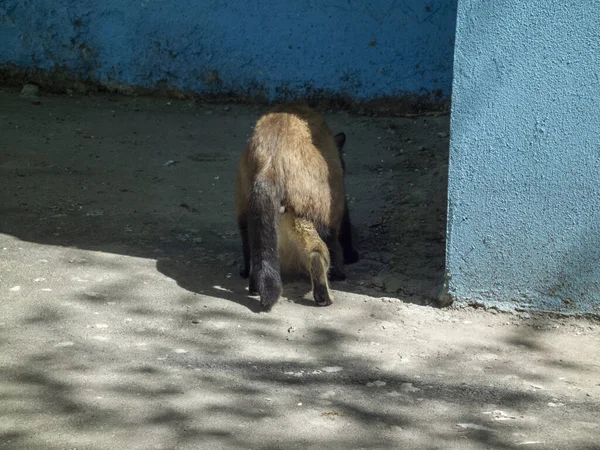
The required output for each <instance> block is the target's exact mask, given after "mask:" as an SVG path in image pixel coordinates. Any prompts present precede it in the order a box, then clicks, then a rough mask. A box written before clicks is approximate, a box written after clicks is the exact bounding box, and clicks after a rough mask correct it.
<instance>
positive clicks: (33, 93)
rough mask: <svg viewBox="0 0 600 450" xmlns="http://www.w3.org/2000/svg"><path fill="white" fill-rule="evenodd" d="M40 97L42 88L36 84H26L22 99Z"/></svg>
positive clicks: (22, 91)
mask: <svg viewBox="0 0 600 450" xmlns="http://www.w3.org/2000/svg"><path fill="white" fill-rule="evenodd" d="M39 95H40V88H39V87H38V86H36V85H35V84H26V85H25V86H23V89H21V97H27V98H31V97H38V96H39Z"/></svg>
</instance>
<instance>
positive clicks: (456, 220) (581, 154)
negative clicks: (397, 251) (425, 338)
mask: <svg viewBox="0 0 600 450" xmlns="http://www.w3.org/2000/svg"><path fill="white" fill-rule="evenodd" d="M595 17H596V12H595V9H594V6H593V5H592V4H591V3H576V4H572V3H569V4H567V3H564V2H560V1H535V2H532V3H530V4H528V5H527V6H525V5H524V4H523V3H522V2H519V1H506V0H505V1H501V2H493V3H490V2H472V1H463V2H460V3H459V12H458V26H457V38H456V59H455V79H454V86H453V111H452V114H453V117H452V128H451V130H452V139H451V152H450V176H449V218H448V246H447V270H448V276H449V282H448V284H449V290H450V293H451V295H453V296H454V297H455V298H459V299H466V300H470V301H481V302H484V303H486V304H492V303H495V302H503V303H506V304H510V303H512V304H519V303H520V304H522V305H523V306H526V307H532V308H543V309H550V310H564V311H575V312H599V311H600V184H599V183H598V173H599V172H600V135H599V134H598V130H599V129H600V116H599V115H598V114H597V113H596V110H597V107H596V103H597V99H598V98H599V96H600V69H599V66H598V64H597V63H596V61H597V55H598V54H599V53H600V28H599V27H598V24H597V20H596V19H595Z"/></svg>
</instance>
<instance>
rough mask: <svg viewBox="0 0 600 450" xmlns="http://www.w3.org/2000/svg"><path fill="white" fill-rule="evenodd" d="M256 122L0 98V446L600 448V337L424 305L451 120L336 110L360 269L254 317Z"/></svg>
mask: <svg viewBox="0 0 600 450" xmlns="http://www.w3.org/2000/svg"><path fill="white" fill-rule="evenodd" d="M263 111H264V109H263V107H258V106H249V105H236V104H218V105H217V104H197V103H196V102H193V101H188V100H166V99H156V98H131V97H120V96H107V95H98V94H96V95H94V96H70V97H69V96H64V97H61V96H42V97H39V98H21V97H20V96H19V94H18V92H14V91H12V90H10V89H4V91H3V92H0V292H1V297H0V300H1V303H0V312H1V314H0V348H1V350H0V351H1V353H0V374H1V375H0V399H1V400H0V417H1V420H0V448H14V449H74V448H77V449H118V448H130V449H188V448H189V449H193V448H245V449H306V448H332V449H334V448H335V449H337V448H340V449H351V448H352V449H354V448H357V449H358V448H365V449H371V448H382V449H383V448H385V449H398V448H419V449H454V448H456V449H487V448H501V449H513V448H515V449H516V448H538V449H600V442H599V437H600V409H599V402H598V396H599V395H600V376H599V375H598V371H599V369H600V355H599V354H598V350H597V349H598V344H599V343H600V338H599V336H600V333H599V332H600V328H599V324H598V322H596V321H592V320H587V319H581V318H564V317H551V316H547V315H536V314H533V313H518V312H512V313H511V312H501V311H497V310H488V311H483V310H477V309H473V308H465V307H460V306H453V307H450V308H445V309H437V308H435V307H432V306H427V305H429V304H430V303H432V299H434V298H435V297H436V296H437V295H438V293H439V291H440V289H441V284H442V280H443V270H444V247H445V242H444V235H445V233H444V229H445V208H446V183H447V158H448V124H449V120H448V117H447V116H441V117H419V118H385V117H356V116H351V115H348V114H346V113H343V112H332V111H329V112H327V114H326V116H327V120H328V122H329V123H330V125H331V128H332V129H333V130H334V131H335V132H338V131H344V132H346V134H347V136H348V141H347V149H346V164H347V170H348V174H347V189H348V191H349V195H350V198H351V202H350V207H351V215H352V218H353V221H354V223H355V226H356V229H357V233H358V249H359V251H360V253H361V256H362V259H361V261H360V262H359V263H357V264H354V265H352V266H348V267H347V269H346V271H347V274H348V280H347V281H344V282H336V283H334V284H333V286H332V287H333V289H334V295H335V303H334V305H332V306H330V307H328V308H319V307H315V306H314V302H313V301H312V299H311V296H310V292H309V286H308V285H306V284H303V283H294V284H288V285H286V286H285V287H284V296H285V298H284V299H282V300H281V301H280V303H279V304H278V305H276V307H275V308H274V309H273V311H272V312H271V313H269V314H264V313H261V314H259V313H258V300H257V299H256V298H255V297H249V296H248V295H247V292H246V290H245V288H246V283H245V281H244V280H241V279H239V277H238V275H237V273H238V264H239V262H240V257H241V254H240V253H241V247H240V243H239V238H238V234H237V230H236V225H235V220H234V214H233V197H234V178H235V165H236V163H237V158H238V155H239V153H240V151H241V150H242V148H243V145H244V143H245V141H246V139H247V137H248V136H249V134H250V133H251V131H252V126H253V124H254V123H255V121H256V119H257V118H258V117H259V115H260V114H261V112H263Z"/></svg>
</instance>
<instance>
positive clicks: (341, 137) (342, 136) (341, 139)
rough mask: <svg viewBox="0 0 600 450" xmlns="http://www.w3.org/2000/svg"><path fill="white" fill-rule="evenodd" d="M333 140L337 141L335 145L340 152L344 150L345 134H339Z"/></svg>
mask: <svg viewBox="0 0 600 450" xmlns="http://www.w3.org/2000/svg"><path fill="white" fill-rule="evenodd" d="M333 139H335V145H337V148H338V150H342V147H343V146H344V144H345V143H346V135H345V134H344V133H338V134H336V135H335V136H334V137H333Z"/></svg>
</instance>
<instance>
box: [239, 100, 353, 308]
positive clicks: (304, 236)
mask: <svg viewBox="0 0 600 450" xmlns="http://www.w3.org/2000/svg"><path fill="white" fill-rule="evenodd" d="M336 141H337V143H336ZM344 141H345V136H344V135H343V134H340V135H337V136H335V138H334V136H333V134H332V133H331V131H330V129H329V127H328V126H327V124H326V123H325V121H324V120H323V119H322V117H321V116H319V115H318V114H317V113H315V112H314V111H312V110H311V109H310V108H308V107H306V106H280V107H276V108H274V109H273V110H272V111H271V112H269V113H267V114H266V115H264V116H263V117H261V119H260V120H259V121H258V123H257V124H256V127H255V129H254V133H253V135H252V137H251V139H250V142H249V144H248V146H247V147H246V149H245V150H244V152H243V153H242V155H241V158H240V162H239V165H238V174H237V185H236V210H237V220H238V226H239V228H240V234H241V238H242V247H243V252H244V265H243V267H242V271H241V275H242V276H244V277H247V276H250V282H249V289H250V291H251V292H252V293H255V292H258V294H259V295H260V301H261V305H262V306H263V308H264V309H265V310H267V311H268V310H270V309H271V308H272V307H273V305H274V304H275V303H276V302H277V300H278V299H279V297H280V296H281V291H282V286H281V274H280V273H281V270H280V269H281V267H283V268H284V269H287V270H291V271H300V272H304V273H306V274H308V275H310V277H311V280H312V287H313V295H314V298H315V301H316V302H317V304H318V305H322V306H326V305H330V304H331V303H332V302H333V296H332V294H331V291H330V289H329V285H328V278H329V279H332V280H335V279H345V275H344V273H343V262H344V259H346V258H345V257H347V258H348V259H349V260H353V259H354V261H352V262H355V261H356V260H357V259H358V254H357V253H356V251H355V250H354V249H353V248H351V245H352V242H351V237H350V228H351V226H350V218H349V215H348V213H347V204H346V201H345V194H344V168H343V159H342V157H341V146H342V145H343V143H344ZM336 144H339V147H338V145H336ZM342 223H343V224H344V225H343V226H342ZM340 229H342V230H343V233H344V234H343V235H342V237H340ZM342 243H343V244H344V247H346V246H347V245H349V246H350V247H348V248H344V249H343V247H342ZM330 266H331V268H330Z"/></svg>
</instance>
